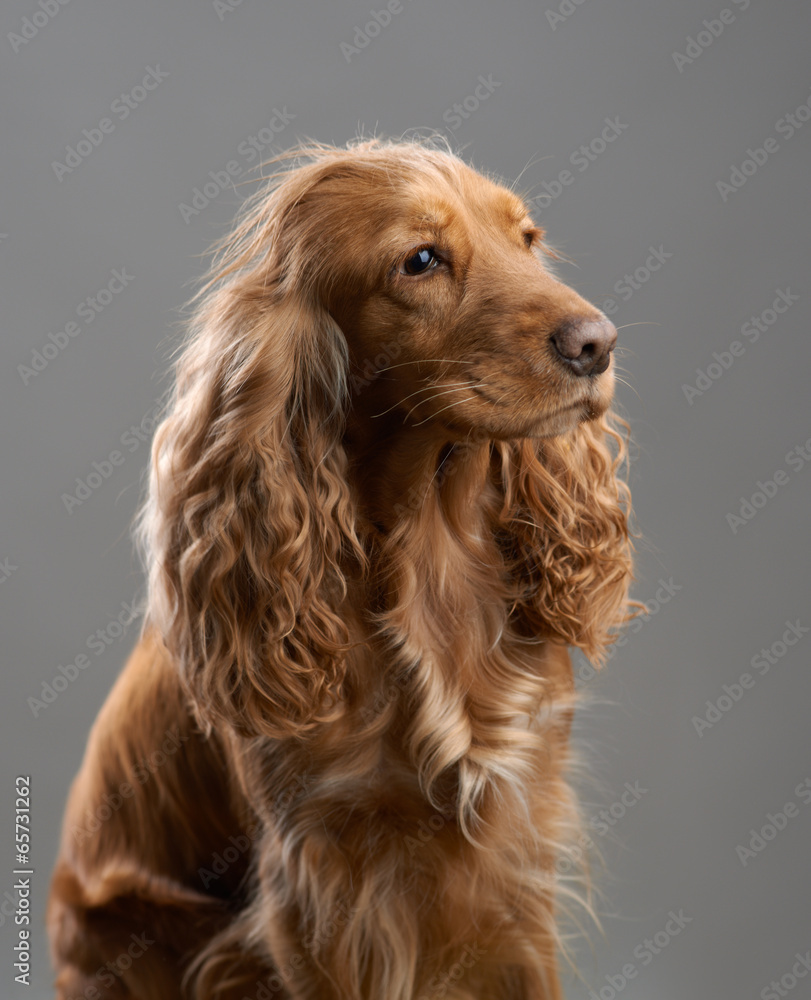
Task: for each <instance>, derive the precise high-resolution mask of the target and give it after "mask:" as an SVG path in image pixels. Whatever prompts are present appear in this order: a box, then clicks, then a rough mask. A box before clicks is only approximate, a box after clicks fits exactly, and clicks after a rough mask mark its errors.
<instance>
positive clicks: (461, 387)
mask: <svg viewBox="0 0 811 1000" xmlns="http://www.w3.org/2000/svg"><path fill="white" fill-rule="evenodd" d="M475 384H476V383H474V382H469V383H468V384H467V385H465V384H464V383H460V384H459V385H458V386H457V387H456V388H453V389H446V390H445V392H438V393H436V394H435V395H433V396H429V397H428V399H421V400H420V401H419V402H417V403H415V404H414V405H413V406H412V407H411V409H410V410H409V411H408V413H406V415H405V417H403V423H405V422H406V420H408V418H409V417H410V416H411V414H412V413H413V412H414V410H416V409H417V407H418V406H422V404H423V403H433V401H434V400H435V399H439V397H440V396H447V395H448V393H449V392H463V391H464V390H465V389H472V388H473V387H474V385H475ZM451 405H453V404H451ZM415 426H416V425H415Z"/></svg>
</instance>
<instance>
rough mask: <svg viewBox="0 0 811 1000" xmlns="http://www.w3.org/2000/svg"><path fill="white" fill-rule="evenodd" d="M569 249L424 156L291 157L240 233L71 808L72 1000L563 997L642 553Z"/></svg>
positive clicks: (201, 349)
mask: <svg viewBox="0 0 811 1000" xmlns="http://www.w3.org/2000/svg"><path fill="white" fill-rule="evenodd" d="M549 256H550V251H549V250H548V248H547V247H546V246H545V244H544V242H543V233H542V231H541V230H539V229H538V228H537V227H536V226H534V225H533V223H532V221H531V220H530V218H529V216H528V214H527V209H526V206H525V203H524V202H523V201H522V200H521V198H519V197H518V196H517V195H516V194H514V193H513V192H512V191H511V190H509V189H508V188H506V187H503V186H501V185H500V184H498V183H497V182H496V181H494V180H491V179H489V178H486V177H484V176H483V175H481V174H479V173H477V172H475V171H474V170H473V169H471V168H470V167H469V166H467V165H466V164H464V163H463V162H462V161H461V160H460V159H458V158H457V157H456V156H454V155H453V154H452V153H450V152H449V151H448V150H445V149H442V148H439V146H438V145H436V144H435V143H434V144H432V143H426V142H416V141H415V142H389V141H382V140H371V141H370V140H365V141H359V142H357V143H355V144H353V145H351V146H349V147H348V148H333V147H328V146H321V145H311V146H307V147H303V148H301V149H299V150H297V151H295V155H294V156H292V158H291V159H290V162H289V163H287V164H286V165H283V166H282V167H281V168H280V169H279V171H278V172H277V173H276V174H275V175H274V176H273V177H272V178H271V179H270V181H269V182H268V184H267V185H266V186H265V187H264V188H263V190H262V191H260V192H259V193H258V194H257V195H256V196H255V197H253V198H252V199H251V200H250V201H249V203H248V205H247V208H246V210H245V212H244V214H243V217H242V219H241V221H240V222H239V223H238V225H237V227H236V229H235V230H234V231H233V233H232V234H230V235H229V236H228V237H227V239H225V240H224V241H223V242H222V244H221V245H220V247H219V252H218V253H217V255H216V257H215V260H214V264H213V266H212V270H211V273H210V275H209V280H208V281H207V283H206V284H205V285H204V287H203V288H202V290H201V291H200V293H199V294H198V296H197V298H196V300H195V305H194V314H193V316H192V319H191V323H190V327H189V336H188V338H187V342H186V343H185V346H184V348H183V350H182V352H181V354H180V357H179V360H178V363H177V367H176V379H175V388H174V393H173V396H172V399H171V401H170V403H169V405H168V408H167V414H166V417H165V419H164V421H163V423H162V424H161V426H160V428H159V430H158V432H157V434H156V437H155V441H154V445H153V452H152V465H151V478H150V483H149V495H148V499H147V500H146V502H145V505H144V507H143V510H142V513H141V518H140V522H139V533H140V538H141V541H142V543H143V546H144V550H145V553H146V560H147V566H148V571H149V591H148V607H147V615H146V619H145V629H144V633H143V636H142V638H141V641H140V643H139V645H138V647H137V648H136V650H135V652H134V653H133V655H132V657H131V660H130V662H129V664H128V665H127V667H126V669H125V671H124V673H123V675H122V677H121V678H120V679H119V681H118V683H117V685H116V687H115V689H114V690H113V692H112V694H111V695H110V698H109V699H108V701H107V704H106V705H105V707H104V709H103V710H102V712H101V715H100V716H99V719H98V721H97V722H96V725H95V727H94V729H93V731H92V733H91V736H90V740H89V744H88V749H87V753H86V757H85V760H84V763H83V766H82V770H81V772H80V774H79V776H78V778H77V779H76V782H75V784H74V786H73V789H72V792H71V796H70V800H69V804H68V810H67V815H66V819H65V825H64V833H63V841H62V848H61V854H60V858H59V861H58V864H57V869H56V872H55V875H54V881H53V886H52V892H51V899H50V904H49V928H50V934H51V939H52V947H53V955H54V961H55V965H56V967H57V970H58V978H57V991H58V996H59V997H60V998H62V1000H68V998H79V997H85V998H87V1000H97V998H101V997H104V998H132V1000H136V998H137V1000H163V998H166V1000H175V998H180V997H189V998H195V1000H208V998H212V1000H214V998H217V1000H243V998H249V1000H266V998H268V997H272V998H288V1000H305V998H307V1000H423V998H426V1000H427V998H431V1000H433V998H437V997H440V996H444V997H446V998H452V1000H473V998H476V1000H504V998H506V1000H542V998H543V1000H555V998H559V997H560V996H561V992H560V987H559V984H558V975H557V971H556V970H557V961H558V951H559V948H560V934H559V931H558V927H559V917H558V914H557V910H558V906H559V898H560V896H561V894H562V892H563V888H564V887H563V886H562V883H561V880H560V879H559V878H556V876H555V862H556V858H558V857H559V856H560V852H561V851H562V850H565V847H566V844H567V842H568V841H569V840H570V839H571V838H572V837H573V836H575V835H576V830H577V807H576V802H575V798H574V795H573V793H572V791H571V790H570V787H569V784H568V782H567V764H568V752H567V739H568V729H569V724H570V720H571V713H572V706H573V702H574V689H573V683H572V674H571V665H570V661H569V656H568V652H567V648H566V647H567V645H572V646H577V647H580V648H581V649H582V650H584V651H585V652H586V654H587V655H588V656H590V657H592V658H594V659H596V660H599V659H600V657H601V656H602V655H603V653H604V650H605V647H606V645H607V643H609V642H610V641H611V636H612V633H613V631H614V630H615V629H616V628H617V626H619V625H620V624H621V623H622V622H623V621H624V619H625V617H626V615H627V588H628V582H629V579H630V571H631V564H630V544H629V536H628V520H627V519H628V516H629V506H628V503H629V498H628V494H627V489H626V487H625V485H624V484H623V483H622V481H621V480H620V479H619V477H618V468H619V464H620V461H621V459H622V456H623V447H622V439H621V438H620V436H619V435H618V434H617V433H616V432H615V431H614V430H613V429H612V428H611V419H612V418H611V415H610V412H609V406H610V402H611V396H612V386H613V364H612V363H611V359H610V352H611V348H612V347H613V338H615V336H616V331H614V330H613V327H612V326H611V324H610V323H608V321H607V320H606V319H605V317H603V316H602V314H601V313H599V311H598V310H597V309H595V308H594V307H593V306H591V305H589V304H588V303H587V302H585V301H584V300H583V299H582V298H580V297H579V296H578V295H577V294H576V293H575V292H574V291H573V290H572V289H570V288H568V287H567V286H565V285H564V284H562V283H561V282H560V281H558V280H557V279H556V278H555V277H554V275H553V274H552V273H551V271H550V269H549V264H548V261H549ZM133 942H137V943H133ZM136 953H137V954H136Z"/></svg>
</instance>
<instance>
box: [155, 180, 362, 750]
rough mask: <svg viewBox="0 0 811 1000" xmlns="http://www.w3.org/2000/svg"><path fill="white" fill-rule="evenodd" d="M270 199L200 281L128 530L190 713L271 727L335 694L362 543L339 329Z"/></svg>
mask: <svg viewBox="0 0 811 1000" xmlns="http://www.w3.org/2000/svg"><path fill="white" fill-rule="evenodd" d="M270 200H271V203H270V204H267V205H263V206H260V208H259V209H258V210H257V211H255V212H254V215H253V218H252V219H251V220H250V221H249V222H247V223H245V224H244V225H243V227H242V231H241V233H240V232H239V231H237V233H235V235H234V236H233V237H232V238H231V243H230V244H229V245H228V246H227V247H226V250H225V255H224V258H221V260H220V266H219V269H218V270H217V269H216V268H213V269H212V274H214V272H215V270H216V271H217V273H216V276H215V277H214V278H212V281H211V282H209V285H207V286H206V287H205V288H204V290H203V292H202V293H200V298H199V303H198V306H197V308H196V312H195V315H194V317H193V320H192V324H191V332H190V336H189V339H188V341H187V343H186V346H185V348H184V349H183V351H182V354H181V356H180V358H179V361H178V363H177V366H176V385H175V391H174V397H173V399H172V401H171V403H170V406H169V408H168V416H167V417H166V419H165V420H164V422H163V423H162V425H161V426H160V428H159V429H158V432H157V434H156V437H155V442H154V445H153V453H152V468H151V476H150V487H149V495H148V498H147V500H146V503H145V505H144V507H143V508H142V511H141V517H140V522H139V527H138V533H139V537H140V541H141V545H142V548H143V549H144V552H145V558H146V561H147V565H148V568H149V577H150V580H149V602H148V609H147V616H146V623H147V624H150V623H151V624H153V625H154V626H156V627H157V628H158V629H159V631H160V633H161V634H162V636H163V638H164V641H165V642H166V644H167V646H168V648H169V650H170V652H171V654H172V655H173V657H174V658H175V660H176V662H177V664H178V666H179V669H180V671H181V676H182V679H183V682H184V685H185V687H186V690H187V692H188V693H189V695H190V696H191V699H192V702H193V704H194V706H195V708H196V711H197V714H198V717H199V718H200V720H201V721H202V722H203V724H204V725H206V726H211V725H216V724H218V723H221V722H225V723H227V724H229V725H231V726H233V727H235V728H236V729H237V730H238V731H239V732H240V733H242V734H243V735H254V734H258V733H263V734H267V735H275V736H283V735H291V734H296V733H300V732H302V731H303V730H304V729H306V728H308V727H311V726H313V725H316V724H318V722H319V721H320V720H323V719H325V718H327V717H329V714H330V712H331V711H334V710H335V704H336V702H337V695H338V693H339V691H340V688H341V683H342V680H343V676H344V666H343V664H344V661H345V656H344V654H345V651H346V643H347V633H346V628H345V625H344V623H343V622H342V620H341V617H340V615H339V605H340V602H341V600H342V599H343V597H344V596H345V592H346V585H347V584H346V580H345V576H344V569H345V567H346V566H347V565H352V560H353V559H356V560H357V561H358V563H361V562H362V561H363V551H362V548H361V546H360V543H359V541H358V538H357V536H356V534H355V514H354V508H353V502H352V499H351V497H350V493H349V490H348V487H347V476H346V464H347V460H346V455H345V453H344V451H343V448H342V446H341V433H342V429H343V415H344V414H343V410H344V404H345V401H346V388H345V386H346V345H345V342H344V338H343V335H342V333H341V331H340V329H339V328H338V327H337V325H336V324H335V322H334V321H333V320H332V318H331V317H330V316H329V314H328V313H327V311H326V310H325V309H324V308H323V307H322V306H321V305H320V303H319V302H318V300H317V298H315V296H314V293H313V291H312V288H310V289H309V290H308V289H307V284H308V283H307V282H306V281H305V280H304V277H303V275H302V268H301V261H300V260H297V259H296V252H297V251H296V250H295V248H293V249H292V250H291V248H290V245H289V239H293V237H292V236H290V235H289V234H287V233H286V230H285V219H284V218H283V215H284V212H283V209H282V207H281V202H282V200H281V199H280V198H279V196H276V202H277V203H276V204H275V205H274V204H273V203H272V201H273V199H272V198H271V199H270ZM289 206H290V199H289V198H288V202H287V208H288V209H289ZM285 211H286V209H285ZM260 230H261V232H260ZM268 248H269V249H268ZM223 276H224V280H223Z"/></svg>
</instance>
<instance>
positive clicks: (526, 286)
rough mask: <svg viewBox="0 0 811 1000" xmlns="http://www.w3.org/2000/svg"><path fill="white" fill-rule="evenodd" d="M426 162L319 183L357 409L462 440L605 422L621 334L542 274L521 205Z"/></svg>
mask: <svg viewBox="0 0 811 1000" xmlns="http://www.w3.org/2000/svg"><path fill="white" fill-rule="evenodd" d="M424 155H425V154H423V156H424ZM432 155H433V159H432V160H431V161H429V162H428V163H427V164H426V169H423V170H420V169H419V161H417V162H415V163H412V164H403V162H402V161H401V160H399V161H393V162H392V163H391V164H388V165H386V164H383V165H382V166H381V170H380V172H379V174H378V176H377V177H376V178H374V179H370V178H369V177H368V176H367V177H365V178H363V179H362V180H361V179H360V178H359V177H358V176H357V174H355V173H354V172H353V171H352V170H351V169H349V170H346V171H345V172H343V173H338V174H336V175H334V176H333V177H331V178H327V179H325V181H324V182H323V183H322V184H321V185H320V191H319V193H320V194H321V195H323V196H326V197H325V198H324V200H322V199H321V198H319V202H320V203H321V206H322V209H323V208H324V207H325V202H330V201H331V202H332V203H333V204H332V205H331V206H330V208H332V211H330V210H329V209H327V210H326V215H323V214H322V216H321V217H322V219H323V218H327V219H328V218H329V217H330V216H332V222H333V224H330V223H329V222H328V223H327V224H326V225H325V229H324V230H322V231H321V233H320V234H319V235H320V239H322V240H323V241H324V243H323V245H322V249H321V251H320V252H321V253H322V254H325V255H327V256H328V258H329V260H330V262H331V265H330V281H329V286H330V293H329V308H330V311H331V313H332V315H333V316H334V318H335V319H336V321H337V322H338V324H339V326H340V327H341V329H342V330H343V333H344V335H345V337H346V339H347V342H348V344H349V350H350V357H351V362H352V370H353V373H355V374H356V375H357V376H359V378H357V379H356V380H355V384H356V385H358V386H360V388H359V389H358V391H357V392H356V398H355V399H354V400H353V404H354V405H356V406H358V407H360V408H361V409H362V410H363V412H364V414H365V416H367V417H370V418H371V417H377V418H381V419H386V420H387V421H397V422H399V423H400V424H401V425H403V424H405V425H411V426H414V425H421V426H422V425H428V424H431V425H432V426H435V427H441V428H442V429H443V431H444V432H445V433H449V434H450V435H451V436H454V437H460V436H467V435H469V434H471V433H476V432H479V433H481V432H484V433H486V434H487V435H489V436H492V437H495V438H499V439H509V438H516V437H541V436H549V435H555V434H560V433H563V432H564V431H567V430H569V429H571V428H572V427H574V426H575V425H576V424H577V423H578V422H579V421H581V420H589V419H595V418H596V417H598V416H600V415H601V414H602V413H604V412H605V411H606V409H607V408H608V406H609V404H610V401H611V396H612V389H613V370H612V369H613V366H612V364H611V350H612V349H613V347H614V343H615V341H616V330H615V328H614V326H613V324H612V323H611V322H610V321H609V320H608V319H607V318H606V317H605V316H604V315H603V314H602V313H601V312H600V311H599V310H598V309H596V308H595V307H594V306H592V305H590V304H589V303H588V302H586V301H585V300H584V299H582V298H581V297H580V296H579V295H578V294H577V293H576V292H575V291H573V290H572V289H571V288H569V287H568V286H566V285H564V284H562V283H561V282H560V281H558V280H557V279H556V278H555V277H554V276H553V275H552V274H551V273H550V271H549V270H548V269H547V267H546V266H545V265H544V260H543V256H544V253H545V251H544V250H543V248H542V243H541V240H542V236H543V232H542V231H541V230H539V229H538V228H537V227H536V226H535V225H534V224H533V222H532V220H531V218H530V217H529V215H528V212H527V209H526V206H525V205H524V203H523V202H522V201H521V199H520V198H518V197H517V196H516V195H515V194H513V193H512V192H511V191H509V190H507V189H506V188H504V187H501V186H500V185H498V184H495V183H493V182H492V181H490V180H488V179H487V178H485V177H483V176H482V175H480V174H478V173H476V172H475V171H474V170H472V169H470V168H469V167H467V166H465V165H464V164H463V163H461V161H459V160H457V159H455V158H452V157H450V156H447V155H444V154H439V153H435V154H432ZM428 168H430V169H428ZM350 188H355V189H359V192H358V191H357V190H356V196H355V197H351V198H350V197H349V196H348V195H349V189H350ZM330 232H331V233H332V234H334V236H336V235H337V240H336V239H334V238H333V239H332V240H329V233H330ZM328 240H329V241H328ZM330 244H331V245H330Z"/></svg>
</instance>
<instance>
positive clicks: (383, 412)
mask: <svg viewBox="0 0 811 1000" xmlns="http://www.w3.org/2000/svg"><path fill="white" fill-rule="evenodd" d="M442 384H444V385H446V386H453V385H463V386H470V385H472V382H470V381H466V382H445V383H442ZM439 388H441V385H424V386H423V387H422V388H421V389H415V390H414V392H410V393H409V394H408V395H407V396H403V398H402V399H399V400H398V401H397V402H396V403H394V405H393V406H390V407H389V408H388V409H387V410H382V411H381V412H380V413H373V414H372V420H374V419H375V418H376V417H383V416H385V415H386V414H387V413H391V411H392V410H396V409H397V407H398V406H402V404H403V403H404V402H405V401H406V400H407V399H411V397H412V396H416V395H417V393H419V392H428V391H429V390H430V389H439ZM417 405H419V404H417Z"/></svg>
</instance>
